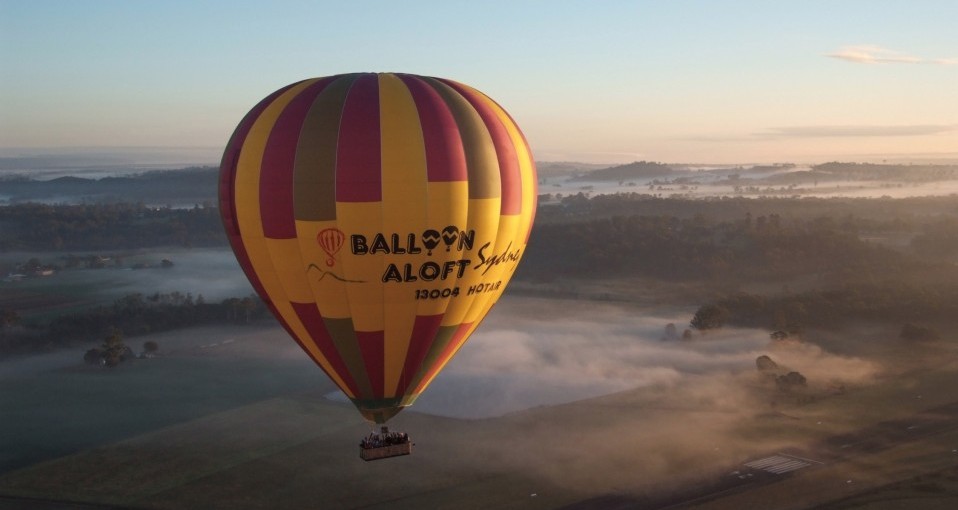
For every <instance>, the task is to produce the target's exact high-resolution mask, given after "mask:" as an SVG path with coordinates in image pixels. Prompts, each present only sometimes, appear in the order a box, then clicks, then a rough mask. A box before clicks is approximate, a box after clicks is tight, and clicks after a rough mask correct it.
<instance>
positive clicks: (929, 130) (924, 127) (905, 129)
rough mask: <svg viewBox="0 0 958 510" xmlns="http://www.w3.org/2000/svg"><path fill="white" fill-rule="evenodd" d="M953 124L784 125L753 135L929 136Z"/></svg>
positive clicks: (957, 127) (952, 129)
mask: <svg viewBox="0 0 958 510" xmlns="http://www.w3.org/2000/svg"><path fill="white" fill-rule="evenodd" d="M955 129H958V125H955V124H903V125H844V126H841V125H838V126H786V127H775V128H768V130H767V131H765V132H763V133H756V134H755V136H759V137H769V138H833V137H876V136H929V135H940V134H944V133H950V132H953V131H955Z"/></svg>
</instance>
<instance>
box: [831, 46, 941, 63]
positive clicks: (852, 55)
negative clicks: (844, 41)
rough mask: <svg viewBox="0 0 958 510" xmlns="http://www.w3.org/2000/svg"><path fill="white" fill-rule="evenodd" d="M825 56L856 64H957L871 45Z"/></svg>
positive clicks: (845, 48) (841, 50)
mask: <svg viewBox="0 0 958 510" xmlns="http://www.w3.org/2000/svg"><path fill="white" fill-rule="evenodd" d="M825 56H826V57H831V58H837V59H839V60H844V61H846V62H854V63H856V64H933V65H955V64H958V58H923V57H916V56H914V55H909V54H907V53H902V52H900V51H895V50H890V49H887V48H882V47H881V46H875V45H871V44H862V45H855V46H842V47H841V48H839V49H837V50H835V51H833V52H831V53H826V54H825Z"/></svg>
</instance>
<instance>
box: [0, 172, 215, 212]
mask: <svg viewBox="0 0 958 510" xmlns="http://www.w3.org/2000/svg"><path fill="white" fill-rule="evenodd" d="M218 176H219V169H218V168H215V167H193V168H183V169H180V170H154V171H151V172H146V173H142V174H139V175H132V176H127V177H103V178H101V179H88V178H83V177H70V176H68V177H59V178H56V179H51V180H34V179H29V178H25V177H22V176H19V177H10V178H6V179H2V180H0V190H2V191H0V199H3V200H4V201H7V202H9V203H18V202H31V201H34V202H35V201H40V202H58V203H81V202H101V203H102V202H144V203H148V204H167V203H169V204H173V205H183V204H187V205H191V204H203V203H204V202H208V203H215V202H216V200H217V189H218V185H219V182H218Z"/></svg>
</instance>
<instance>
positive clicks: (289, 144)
mask: <svg viewBox="0 0 958 510" xmlns="http://www.w3.org/2000/svg"><path fill="white" fill-rule="evenodd" d="M310 81H312V84H311V85H309V86H308V87H306V88H305V89H303V91H302V92H300V93H299V94H297V95H296V97H294V98H293V99H292V100H291V101H290V102H289V104H288V105H286V108H285V109H283V112H282V113H280V115H279V118H277V119H276V123H275V124H274V125H273V129H272V130H271V131H270V132H269V138H267V141H266V149H265V150H264V151H263V170H262V172H261V173H260V184H259V200H260V204H261V206H260V214H262V218H263V233H264V234H265V235H266V237H271V238H274V239H292V238H294V237H296V223H295V220H294V215H293V201H292V200H290V199H289V197H290V196H292V192H293V162H294V161H295V160H296V146H297V143H298V142H299V134H300V130H301V129H302V126H303V120H304V119H305V118H306V113H307V111H308V110H309V107H310V106H311V105H312V104H313V100H314V99H315V98H316V96H317V95H318V94H319V93H320V92H321V91H322V90H323V88H324V87H325V86H326V84H327V83H329V80H328V79H326V80H310Z"/></svg>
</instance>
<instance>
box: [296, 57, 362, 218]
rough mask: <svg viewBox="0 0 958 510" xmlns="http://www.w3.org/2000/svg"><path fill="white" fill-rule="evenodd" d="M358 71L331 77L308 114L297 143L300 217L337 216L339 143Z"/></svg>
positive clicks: (297, 188) (297, 185) (298, 208)
mask: <svg viewBox="0 0 958 510" xmlns="http://www.w3.org/2000/svg"><path fill="white" fill-rule="evenodd" d="M357 76H358V75H355V74H350V75H346V76H339V77H335V76H334V77H332V79H333V81H332V83H330V84H329V85H328V86H327V87H326V88H324V89H323V91H322V92H321V93H320V94H319V96H317V97H316V100H315V101H314V103H313V105H312V107H311V108H310V109H309V112H308V113H307V114H306V118H305V119H304V121H303V126H302V129H301V130H300V135H299V141H298V142H297V145H296V163H295V165H296V166H295V169H294V170H293V208H294V209H295V214H296V219H297V220H311V221H328V220H335V219H336V145H337V142H338V140H339V121H340V117H342V113H343V104H344V103H345V102H346V93H347V92H349V88H350V87H351V86H352V84H353V81H354V80H355V79H356V77H357Z"/></svg>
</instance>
